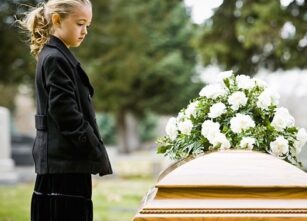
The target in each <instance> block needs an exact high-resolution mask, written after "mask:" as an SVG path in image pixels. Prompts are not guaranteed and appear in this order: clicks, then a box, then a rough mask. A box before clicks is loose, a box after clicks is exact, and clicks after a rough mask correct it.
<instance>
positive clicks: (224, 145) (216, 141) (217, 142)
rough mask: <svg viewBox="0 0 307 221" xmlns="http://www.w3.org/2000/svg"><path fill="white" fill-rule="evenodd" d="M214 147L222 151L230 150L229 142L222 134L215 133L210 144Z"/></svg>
mask: <svg viewBox="0 0 307 221" xmlns="http://www.w3.org/2000/svg"><path fill="white" fill-rule="evenodd" d="M210 143H211V144H212V145H213V146H214V147H219V148H220V149H222V150H226V149H229V148H230V142H229V140H228V139H227V137H226V136H225V134H223V133H217V134H216V135H215V136H214V138H213V140H212V142H210Z"/></svg>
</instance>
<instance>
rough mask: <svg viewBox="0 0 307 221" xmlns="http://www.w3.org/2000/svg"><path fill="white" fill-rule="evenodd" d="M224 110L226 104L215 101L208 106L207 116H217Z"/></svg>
mask: <svg viewBox="0 0 307 221" xmlns="http://www.w3.org/2000/svg"><path fill="white" fill-rule="evenodd" d="M225 112H226V106H225V104H223V103H221V102H220V103H216V104H213V105H212V106H211V107H210V111H209V114H208V116H209V117H210V118H217V117H219V116H221V115H222V114H223V113H225Z"/></svg>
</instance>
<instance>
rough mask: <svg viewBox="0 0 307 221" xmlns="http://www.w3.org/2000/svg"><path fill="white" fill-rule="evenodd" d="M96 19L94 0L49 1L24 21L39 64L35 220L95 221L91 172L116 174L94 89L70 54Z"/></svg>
mask: <svg viewBox="0 0 307 221" xmlns="http://www.w3.org/2000/svg"><path fill="white" fill-rule="evenodd" d="M91 20H92V6H91V2H90V1H89V0H49V1H48V2H47V3H43V4H41V5H40V6H38V7H36V8H34V9H33V10H32V11H30V12H28V13H27V14H26V16H25V18H24V19H23V20H21V21H19V23H20V24H21V26H22V27H23V28H25V29H26V30H27V31H28V33H29V34H30V48H31V53H32V54H33V55H34V56H35V57H36V60H37V66H36V77H35V86H36V87H35V88H36V106H37V113H36V115H35V126H36V132H37V133H36V138H35V142H34V145H33V158H34V162H35V172H36V173H37V177H36V182H35V186H34V192H33V195H32V203H31V220H32V221H48V220H50V221H51V220H52V221H78V220H80V221H91V220H92V219H93V218H92V213H93V208H92V200H91V195H92V183H91V174H97V173H99V174H100V176H103V175H106V174H111V173H112V169H111V166H110V162H109V159H108V155H107V153H106V149H105V146H104V144H103V141H102V139H101V137H100V135H99V132H98V128H97V124H96V118H95V113H94V110H93V106H92V96H93V94H94V90H93V88H92V86H91V83H90V81H89V79H88V76H87V75H86V73H85V72H84V70H83V69H82V67H81V65H80V63H79V61H78V60H77V59H76V58H75V57H74V55H73V54H72V53H71V51H70V50H69V48H71V47H78V46H79V45H80V44H81V43H82V41H83V40H84V38H85V36H86V34H87V28H88V26H89V25H90V23H91Z"/></svg>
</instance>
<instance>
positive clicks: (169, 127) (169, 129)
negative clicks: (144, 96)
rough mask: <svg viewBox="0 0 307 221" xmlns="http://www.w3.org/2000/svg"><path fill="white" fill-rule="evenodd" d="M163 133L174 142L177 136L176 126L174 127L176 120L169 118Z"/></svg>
mask: <svg viewBox="0 0 307 221" xmlns="http://www.w3.org/2000/svg"><path fill="white" fill-rule="evenodd" d="M165 132H166V134H167V135H168V136H169V137H170V139H171V140H175V139H176V137H177V135H178V131H177V125H176V118H175V117H171V118H170V119H169V120H168V122H167V124H166V127H165Z"/></svg>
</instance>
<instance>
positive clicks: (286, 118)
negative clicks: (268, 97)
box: [272, 107, 295, 131]
mask: <svg viewBox="0 0 307 221" xmlns="http://www.w3.org/2000/svg"><path fill="white" fill-rule="evenodd" d="M294 122H295V120H294V117H293V116H291V115H290V113H289V111H288V110H287V109H286V108H284V107H280V108H276V112H275V115H274V118H273V120H272V126H273V127H274V128H275V129H276V130H278V131H282V130H283V129H285V128H286V127H292V126H294Z"/></svg>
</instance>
